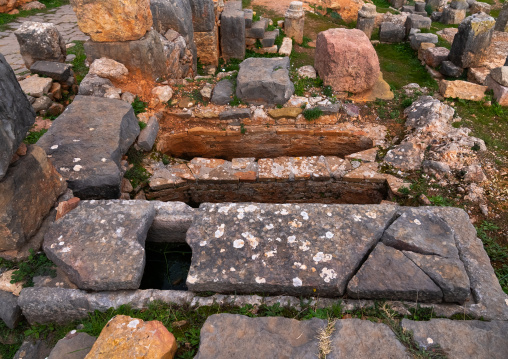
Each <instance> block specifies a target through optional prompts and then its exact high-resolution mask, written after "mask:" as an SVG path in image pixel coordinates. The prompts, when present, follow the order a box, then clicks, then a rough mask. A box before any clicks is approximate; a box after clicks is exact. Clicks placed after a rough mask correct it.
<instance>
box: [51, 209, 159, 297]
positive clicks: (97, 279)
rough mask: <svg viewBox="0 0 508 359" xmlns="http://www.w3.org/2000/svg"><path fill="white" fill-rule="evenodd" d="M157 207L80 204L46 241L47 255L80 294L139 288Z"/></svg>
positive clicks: (61, 221) (62, 219)
mask: <svg viewBox="0 0 508 359" xmlns="http://www.w3.org/2000/svg"><path fill="white" fill-rule="evenodd" d="M154 217H155V208H154V207H153V205H152V204H151V203H150V202H145V201H119V200H114V201H95V200H92V201H81V202H80V204H79V205H78V207H77V208H76V209H74V210H73V211H71V212H69V213H67V215H66V216H65V217H63V218H61V219H60V220H58V221H56V222H55V223H54V224H53V225H52V226H51V228H50V230H49V231H48V233H46V235H45V236H44V245H43V248H44V252H45V253H46V254H47V256H48V258H50V259H51V260H52V261H53V262H54V263H56V265H58V267H59V268H61V269H62V270H63V271H64V272H65V273H66V274H67V275H68V276H69V278H70V279H71V281H72V282H73V283H75V284H76V285H77V286H78V288H80V289H87V290H95V291H99V290H120V289H137V288H139V284H140V283H141V277H142V275H143V270H144V267H145V250H144V245H145V240H146V236H147V233H148V229H149V228H150V225H151V224H152V221H153V219H154Z"/></svg>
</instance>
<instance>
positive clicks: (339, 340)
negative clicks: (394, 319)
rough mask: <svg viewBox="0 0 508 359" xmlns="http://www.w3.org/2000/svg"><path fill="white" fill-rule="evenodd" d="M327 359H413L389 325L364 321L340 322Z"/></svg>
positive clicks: (338, 321) (343, 320)
mask: <svg viewBox="0 0 508 359" xmlns="http://www.w3.org/2000/svg"><path fill="white" fill-rule="evenodd" d="M334 329H335V330H334V331H333V332H332V334H331V337H330V349H331V352H330V354H328V355H327V356H326V358H327V359H365V358H390V359H409V358H411V356H410V355H408V353H407V351H406V349H405V347H404V345H402V344H401V343H400V342H399V341H398V340H397V337H396V336H395V334H394V333H393V331H392V330H391V329H390V327H388V326H387V325H386V324H383V323H372V322H370V321H368V320H361V319H342V320H337V322H336V323H335V326H334Z"/></svg>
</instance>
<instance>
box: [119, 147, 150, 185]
mask: <svg viewBox="0 0 508 359" xmlns="http://www.w3.org/2000/svg"><path fill="white" fill-rule="evenodd" d="M127 161H128V162H129V163H130V164H131V165H132V167H131V168H130V169H128V170H127V172H125V175H124V177H125V178H127V179H128V180H129V181H130V182H131V185H132V187H133V188H137V187H138V186H144V185H145V184H146V182H147V181H148V179H149V178H150V173H148V171H147V170H146V169H145V168H144V167H143V166H142V162H143V151H141V150H140V151H138V150H136V149H135V148H134V147H131V148H129V151H127Z"/></svg>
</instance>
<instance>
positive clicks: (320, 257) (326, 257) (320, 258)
mask: <svg viewBox="0 0 508 359" xmlns="http://www.w3.org/2000/svg"><path fill="white" fill-rule="evenodd" d="M312 259H313V260H314V262H316V264H317V263H319V262H329V261H331V260H332V255H331V254H328V253H327V254H324V253H323V252H317V253H316V255H315V256H314V257H312Z"/></svg>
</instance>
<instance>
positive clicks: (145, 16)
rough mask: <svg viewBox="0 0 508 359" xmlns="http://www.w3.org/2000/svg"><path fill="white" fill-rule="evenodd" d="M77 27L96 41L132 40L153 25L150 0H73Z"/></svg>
mask: <svg viewBox="0 0 508 359" xmlns="http://www.w3.org/2000/svg"><path fill="white" fill-rule="evenodd" d="M71 5H72V9H73V10H74V12H75V13H76V16H77V18H78V26H79V28H80V29H81V31H83V32H84V33H85V34H87V35H90V38H91V39H92V40H93V41H97V42H108V41H130V40H138V39H140V38H142V37H143V36H144V35H145V34H146V32H147V31H149V30H150V28H151V27H152V14H151V12H150V0H93V1H90V0H71Z"/></svg>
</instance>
